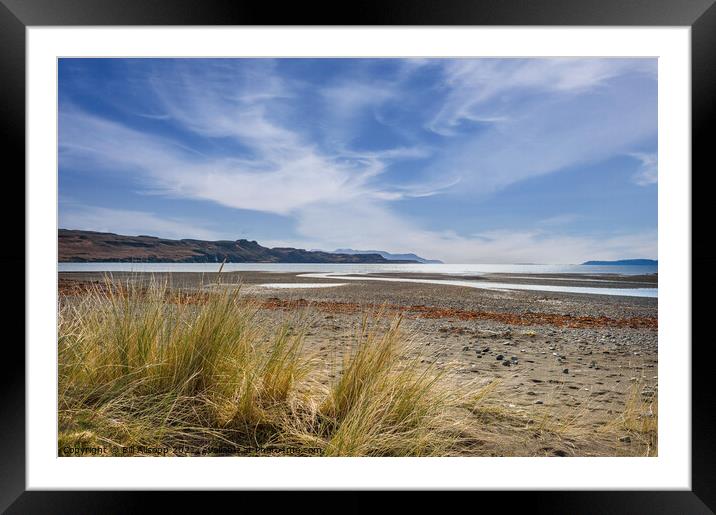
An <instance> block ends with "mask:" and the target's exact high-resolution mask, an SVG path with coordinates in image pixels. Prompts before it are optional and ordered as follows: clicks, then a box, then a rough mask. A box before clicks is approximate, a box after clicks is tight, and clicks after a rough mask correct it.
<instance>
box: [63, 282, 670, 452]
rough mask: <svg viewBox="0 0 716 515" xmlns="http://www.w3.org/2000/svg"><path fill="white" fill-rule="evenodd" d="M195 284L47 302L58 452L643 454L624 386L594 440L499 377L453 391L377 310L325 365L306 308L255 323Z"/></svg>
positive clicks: (648, 437) (412, 340) (130, 287)
mask: <svg viewBox="0 0 716 515" xmlns="http://www.w3.org/2000/svg"><path fill="white" fill-rule="evenodd" d="M210 286H211V288H203V289H201V290H200V291H191V292H187V291H182V290H179V289H175V288H171V287H170V285H169V284H168V283H167V282H161V281H159V280H157V279H155V278H151V279H150V280H149V281H132V280H131V279H127V280H125V281H123V282H122V281H115V280H112V278H111V277H109V276H108V277H106V278H105V281H104V282H103V283H95V284H94V286H93V287H92V289H91V290H89V291H88V292H85V293H84V294H82V295H75V296H72V297H71V298H61V299H60V303H59V317H58V318H59V321H58V379H59V384H58V388H59V390H58V426H59V427H58V454H59V455H61V456H78V455H79V456H88V455H92V456H95V455H97V456H136V455H154V456H156V455H161V456H167V455H168V456H176V455H178V456H206V455H241V456H267V455H278V456H453V455H458V456H460V455H471V456H474V455H538V456H539V455H545V453H546V454H550V453H554V455H575V454H579V453H580V452H583V453H587V454H589V455H620V454H622V453H623V452H625V445H624V442H623V440H624V438H628V439H629V440H630V441H633V445H631V446H630V447H629V450H628V451H626V452H628V453H633V454H636V455H647V456H653V455H655V454H656V449H657V440H656V435H657V431H656V429H657V427H656V426H657V412H656V405H657V402H656V396H655V392H647V393H648V394H649V393H653V394H654V395H653V396H650V395H646V396H645V395H644V392H643V390H642V389H640V387H639V386H638V385H635V386H634V388H633V391H632V392H631V393H630V394H629V396H628V397H627V401H626V405H625V406H624V407H623V409H622V410H620V411H617V412H616V413H615V414H614V415H613V416H612V417H611V418H610V419H608V420H605V421H604V423H603V424H602V426H601V428H600V430H599V431H596V432H595V431H594V430H593V429H592V426H591V425H589V424H588V423H587V421H586V420H583V417H582V415H583V414H584V413H585V412H586V410H588V405H586V404H585V405H584V406H582V407H580V408H579V409H575V408H569V409H561V410H559V409H552V410H546V408H545V407H544V406H540V407H539V409H538V410H535V411H534V412H530V411H525V410H524V409H517V410H516V409H513V408H510V407H508V406H507V405H508V404H509V399H508V398H506V397H505V393H504V392H501V391H499V385H500V381H499V380H490V379H489V378H479V377H478V378H477V379H472V380H466V379H465V378H464V377H465V376H464V375H463V376H462V377H461V378H460V380H459V381H456V380H455V379H456V376H455V374H452V372H453V371H454V370H455V369H459V368H460V366H459V364H458V365H457V366H456V367H451V366H450V364H445V365H444V366H442V367H439V368H438V367H436V365H435V362H436V360H435V359H425V358H426V357H427V358H429V356H425V354H424V352H423V350H424V348H423V349H421V346H420V341H419V338H417V337H416V335H411V334H409V333H408V332H406V331H405V330H404V328H403V324H402V322H403V321H402V319H401V318H400V316H395V315H394V314H392V313H389V312H387V311H386V310H385V309H383V310H380V309H378V310H377V311H367V312H366V313H365V314H364V315H363V316H362V319H361V323H359V324H358V326H357V329H356V330H355V334H354V336H353V339H352V341H351V342H350V343H349V345H348V348H347V349H346V352H345V353H344V354H343V358H342V359H341V360H339V362H338V363H332V364H331V365H330V366H329V367H327V364H326V358H325V356H323V357H320V356H319V355H317V354H314V353H313V352H312V351H311V350H310V349H306V348H304V341H305V338H306V333H307V332H308V331H309V327H310V316H309V314H308V313H307V312H306V310H304V309H295V310H289V311H287V312H285V313H283V314H282V315H281V319H280V320H279V321H278V323H274V324H266V323H265V320H264V319H262V318H261V317H260V316H259V315H260V305H259V304H257V303H256V302H255V301H253V300H251V298H249V297H247V296H246V295H243V294H242V291H241V288H240V287H239V288H236V287H222V285H221V284H213V285H210ZM570 446H571V447H570ZM560 449H567V451H564V450H560Z"/></svg>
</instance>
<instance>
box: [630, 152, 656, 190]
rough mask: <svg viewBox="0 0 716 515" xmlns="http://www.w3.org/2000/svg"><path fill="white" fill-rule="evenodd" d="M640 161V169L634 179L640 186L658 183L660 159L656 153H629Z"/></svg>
mask: <svg viewBox="0 0 716 515" xmlns="http://www.w3.org/2000/svg"><path fill="white" fill-rule="evenodd" d="M629 155H630V156H631V157H633V158H634V159H637V160H638V161H639V163H640V166H639V170H638V171H637V173H635V174H634V176H633V177H632V179H633V180H634V182H635V183H636V184H638V185H639V186H648V185H649V184H656V183H657V181H658V179H659V159H658V157H657V155H656V154H645V153H638V152H635V153H631V154H629Z"/></svg>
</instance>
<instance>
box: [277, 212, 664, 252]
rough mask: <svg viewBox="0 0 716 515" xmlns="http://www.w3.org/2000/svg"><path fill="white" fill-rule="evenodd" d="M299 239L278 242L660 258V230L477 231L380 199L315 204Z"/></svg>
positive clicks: (301, 220)
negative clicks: (419, 221) (412, 217)
mask: <svg viewBox="0 0 716 515" xmlns="http://www.w3.org/2000/svg"><path fill="white" fill-rule="evenodd" d="M297 228H298V231H299V234H300V236H301V238H299V239H292V240H274V241H271V242H270V243H271V244H272V245H276V246H305V247H308V248H323V249H332V248H339V247H340V246H344V247H345V246H349V247H352V248H380V249H381V250H386V251H388V252H395V253H400V252H418V253H419V254H421V255H423V256H426V257H430V258H434V259H441V260H443V261H445V262H447V263H505V262H507V263H527V262H531V263H581V262H584V261H587V260H590V259H605V260H609V259H622V258H624V257H625V256H627V257H647V258H650V257H653V258H656V256H657V244H656V242H657V239H656V231H651V230H646V231H639V232H631V233H622V234H596V235H584V236H573V235H567V234H564V233H562V232H560V231H559V230H558V229H557V228H554V227H544V228H542V229H532V230H523V231H519V230H518V231H515V230H492V231H485V232H482V233H476V234H472V235H467V236H465V235H459V234H457V233H455V232H454V231H450V230H446V231H436V230H427V229H423V228H421V227H420V226H418V225H416V224H415V223H413V222H410V221H408V220H406V219H405V218H403V217H401V216H399V215H397V214H395V213H394V212H392V211H390V210H389V209H388V208H387V207H386V206H384V205H380V204H377V203H361V204H352V205H347V206H333V205H314V206H311V207H310V208H307V209H304V210H301V212H300V213H298V227H297Z"/></svg>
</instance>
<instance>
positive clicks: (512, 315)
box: [59, 272, 658, 456]
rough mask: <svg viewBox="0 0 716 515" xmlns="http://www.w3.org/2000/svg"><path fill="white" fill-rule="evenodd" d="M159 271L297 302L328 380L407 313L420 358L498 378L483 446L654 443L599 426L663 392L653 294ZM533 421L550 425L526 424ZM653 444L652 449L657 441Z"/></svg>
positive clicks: (174, 282)
mask: <svg viewBox="0 0 716 515" xmlns="http://www.w3.org/2000/svg"><path fill="white" fill-rule="evenodd" d="M381 275H382V276H385V277H393V278H401V277H403V278H405V277H408V278H413V279H420V278H423V279H426V278H433V277H432V276H430V277H428V276H426V274H394V275H393V274H381ZM112 277H113V279H114V280H122V281H126V280H131V281H139V282H142V281H148V280H149V279H150V275H149V274H136V273H135V274H130V273H114V274H112ZM153 277H154V278H157V279H159V280H167V281H168V282H169V283H170V284H171V286H172V287H173V288H181V289H184V290H188V291H191V292H200V291H202V290H207V289H215V288H235V287H237V286H239V285H240V286H241V288H242V291H243V293H244V295H247V296H250V297H252V298H254V299H256V301H257V302H258V304H259V306H260V316H261V318H262V320H264V321H265V323H266V324H278V323H279V322H280V321H281V320H283V319H285V317H286V316H290V315H291V314H293V313H296V312H300V313H301V314H302V315H303V316H304V317H307V318H308V320H309V324H310V325H309V330H308V333H307V334H306V351H307V352H312V353H315V355H316V356H318V357H319V358H320V359H321V360H323V361H324V362H325V366H326V369H327V371H328V374H327V377H328V379H327V380H329V381H330V378H331V377H332V376H335V373H336V370H337V368H338V364H339V363H340V362H341V360H342V357H343V356H344V355H345V353H346V352H348V351H349V349H350V346H351V342H352V341H353V339H354V335H355V333H356V331H357V329H358V328H359V326H360V323H361V320H362V318H363V316H364V313H366V312H373V313H378V312H381V313H382V318H383V319H385V320H386V321H387V320H388V319H390V318H392V317H394V316H396V315H401V316H402V318H403V329H404V331H405V332H406V333H407V334H409V335H410V336H411V337H412V338H415V339H417V341H418V342H419V347H418V348H419V349H420V353H421V355H422V358H421V362H422V363H425V364H426V365H427V364H433V365H434V366H435V367H437V368H438V369H441V370H444V371H445V372H446V373H447V374H449V375H450V376H451V378H452V380H454V381H456V384H457V383H459V382H464V381H473V380H478V381H480V382H483V383H484V384H485V385H493V387H492V391H491V393H490V395H489V397H488V398H487V399H486V400H485V409H484V410H481V412H480V413H479V414H478V415H479V416H480V417H482V418H484V419H485V422H490V421H497V420H499V424H488V423H486V424H485V431H484V434H482V435H481V438H480V441H479V442H478V443H476V452H477V453H478V454H479V455H500V456H504V455H518V456H526V455H528V456H535V455H537V456H540V455H544V456H555V455H556V456H571V455H578V456H590V455H612V456H613V455H643V454H644V453H645V449H644V448H643V446H642V445H641V444H640V443H639V442H635V441H633V438H630V437H629V436H628V435H627V434H626V433H625V434H624V435H623V436H619V435H617V438H616V440H615V436H614V434H613V432H607V431H604V432H601V431H600V429H601V428H604V427H606V426H608V425H609V424H612V423H613V421H614V417H615V416H616V414H618V413H622V412H623V410H624V409H625V407H626V406H627V404H629V402H630V398H631V400H632V401H633V400H634V399H633V397H634V396H635V395H636V396H637V397H639V398H640V400H642V401H643V400H649V399H651V398H653V397H655V396H656V393H657V384H658V360H657V327H658V324H657V311H658V300H657V299H656V298H646V297H625V296H612V295H586V294H574V293H556V292H549V293H546V292H540V291H513V290H499V291H498V290H488V289H477V288H467V287H461V286H452V285H449V286H445V285H436V284H421V283H404V282H384V281H375V280H353V281H345V282H344V281H340V280H332V279H316V278H306V277H300V276H299V274H294V273H269V272H231V273H223V274H221V277H220V285H218V286H217V284H216V281H217V279H219V278H218V277H217V274H199V273H173V274H169V273H164V274H162V273H156V274H153ZM439 278H440V279H444V278H445V276H443V275H442V274H440V277H439ZM102 279H103V274H101V273H85V272H83V273H79V272H77V273H61V274H60V277H59V289H60V296H61V297H62V296H74V295H79V294H81V293H82V291H83V290H84V289H85V288H86V287H87V286H88V285H89V284H90V283H93V282H97V281H102ZM460 279H469V278H466V277H460ZM479 279H480V280H487V281H496V282H499V283H510V282H514V283H516V284H524V283H538V284H559V285H574V286H590V287H601V288H603V287H614V286H616V287H618V288H630V287H633V288H639V287H650V288H654V287H656V286H657V276H656V275H647V276H616V275H595V276H582V275H570V274H548V275H545V276H544V277H542V276H524V275H519V276H518V275H511V274H489V275H487V276H480V277H479ZM337 283H338V284H341V285H339V286H335V284H337ZM302 284H303V285H306V286H305V287H301V285H302ZM264 285H274V286H273V287H271V286H264ZM277 285H290V286H291V287H280V286H277ZM319 285H331V286H327V287H317V286H319ZM386 323H387V322H386ZM642 415H643V414H642ZM647 415H649V414H647ZM535 425H541V426H540V427H541V428H542V429H544V428H548V429H549V431H539V433H538V434H537V433H535V432H534V431H525V429H526V428H530V427H534V426H535ZM490 428H494V430H492V429H490ZM646 452H647V453H648V454H651V455H653V454H655V452H656V450H655V449H649V450H647V451H646Z"/></svg>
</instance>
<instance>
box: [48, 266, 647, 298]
mask: <svg viewBox="0 0 716 515" xmlns="http://www.w3.org/2000/svg"><path fill="white" fill-rule="evenodd" d="M220 267H221V265H220V264H217V263H58V269H59V271H60V272H199V273H201V272H217V271H218V270H219V268H220ZM223 271H224V272H249V271H251V272H274V273H296V274H305V275H304V277H312V278H320V279H333V280H338V281H346V280H372V281H387V282H413V283H423V284H445V285H454V286H465V287H471V288H482V289H491V290H495V289H496V290H533V291H544V292H565V293H582V294H594V295H622V296H630V297H633V296H636V297H658V288H651V287H645V288H595V287H579V286H559V285H540V284H513V283H500V282H494V281H480V280H475V279H472V278H471V279H470V280H463V279H460V278H459V276H479V275H484V274H493V273H503V274H518V275H522V276H534V275H535V274H585V275H597V274H619V275H642V274H654V273H657V272H658V268H657V266H655V265H631V266H616V265H614V266H611V265H572V264H563V265H533V264H419V263H417V264H402V263H395V264H390V263H380V264H362V263H360V264H337V263H226V264H224V265H223ZM379 273H423V274H425V273H430V274H444V275H445V276H446V277H445V279H433V278H431V279H424V278H397V277H390V278H384V277H348V276H352V275H366V274H379ZM456 276H457V278H456ZM529 278H530V279H532V278H534V277H529ZM554 280H555V279H554V278H550V281H554ZM570 280H571V281H573V280H575V279H570ZM576 280H579V279H576ZM585 280H587V279H585ZM589 280H590V281H594V279H592V278H590V279H589ZM294 284H295V283H294ZM272 286H273V287H277V286H276V283H272ZM287 287H288V286H287ZM291 287H293V288H299V287H300V286H298V285H295V286H293V285H292V286H291ZM304 287H305V286H304Z"/></svg>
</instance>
